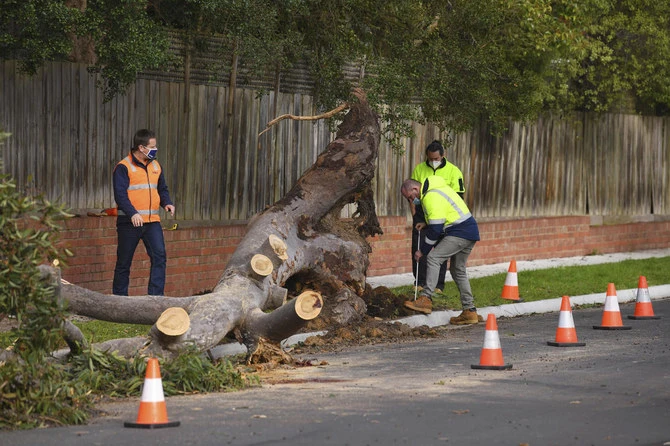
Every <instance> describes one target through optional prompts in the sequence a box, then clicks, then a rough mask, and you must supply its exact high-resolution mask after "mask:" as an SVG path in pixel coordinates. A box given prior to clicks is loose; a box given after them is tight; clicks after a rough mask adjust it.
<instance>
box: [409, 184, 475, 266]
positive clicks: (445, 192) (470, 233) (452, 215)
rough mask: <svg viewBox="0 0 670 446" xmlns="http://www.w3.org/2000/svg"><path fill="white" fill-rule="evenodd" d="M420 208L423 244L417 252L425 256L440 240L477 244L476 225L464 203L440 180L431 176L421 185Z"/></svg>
mask: <svg viewBox="0 0 670 446" xmlns="http://www.w3.org/2000/svg"><path fill="white" fill-rule="evenodd" d="M420 198H421V207H422V208H423V212H424V214H425V217H426V224H427V226H426V243H423V244H422V246H421V252H423V253H424V254H427V253H428V252H430V250H431V249H432V248H433V246H435V245H436V244H437V243H438V242H439V241H440V239H441V238H442V237H443V236H444V235H447V236H454V237H461V238H464V239H466V240H473V241H477V240H479V228H478V226H477V221H476V220H475V219H474V217H473V216H472V214H471V213H470V209H468V206H467V205H466V204H465V201H463V199H462V198H461V197H460V196H459V195H458V193H456V191H454V190H453V189H452V188H451V187H449V186H447V184H446V182H445V181H444V178H442V177H440V176H437V175H433V176H429V177H428V178H426V179H425V181H424V182H423V184H422V185H421V197H420Z"/></svg>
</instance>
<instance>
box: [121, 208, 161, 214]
mask: <svg viewBox="0 0 670 446" xmlns="http://www.w3.org/2000/svg"><path fill="white" fill-rule="evenodd" d="M137 213H138V214H140V215H158V210H157V209H155V210H154V209H147V210H144V209H143V210H139V209H138V210H137ZM118 214H119V215H126V213H125V212H123V211H122V210H121V209H119V211H118Z"/></svg>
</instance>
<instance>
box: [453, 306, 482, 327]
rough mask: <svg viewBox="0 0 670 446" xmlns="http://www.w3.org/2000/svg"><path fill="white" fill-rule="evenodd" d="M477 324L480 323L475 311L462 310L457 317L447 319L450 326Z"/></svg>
mask: <svg viewBox="0 0 670 446" xmlns="http://www.w3.org/2000/svg"><path fill="white" fill-rule="evenodd" d="M482 321H483V319H482ZM478 322H481V321H480V320H479V317H478V314H477V310H463V312H462V313H461V314H459V315H458V316H456V317H452V318H451V319H449V323H450V324H451V325H472V324H476V323H478Z"/></svg>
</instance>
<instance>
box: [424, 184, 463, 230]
mask: <svg viewBox="0 0 670 446" xmlns="http://www.w3.org/2000/svg"><path fill="white" fill-rule="evenodd" d="M431 192H435V193H437V194H439V195H440V196H441V197H442V198H444V199H445V200H447V202H448V203H449V204H450V205H451V207H452V208H453V209H454V210H455V211H456V212H458V215H459V217H458V219H457V220H455V221H452V222H451V223H449V224H446V225H444V227H445V228H448V227H450V226H454V225H457V224H459V223H463V222H464V221H465V220H467V219H468V218H470V217H472V214H471V213H470V212H463V210H462V209H461V208H460V207H458V205H457V204H456V203H455V202H454V200H452V199H451V197H450V196H449V195H447V194H445V193H444V192H442V191H441V190H439V189H430V190H429V191H428V192H426V195H428V194H429V193H431ZM424 197H425V195H424ZM446 221H447V220H446V219H445V218H442V219H436V220H429V221H428V224H438V223H444V222H446Z"/></svg>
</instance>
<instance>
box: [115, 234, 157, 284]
mask: <svg viewBox="0 0 670 446" xmlns="http://www.w3.org/2000/svg"><path fill="white" fill-rule="evenodd" d="M116 234H117V236H118V245H117V248H116V267H115V268H114V282H113V284H112V294H116V295H119V296H127V295H128V282H129V281H130V266H131V265H132V263H133V256H134V255H135V249H136V248H137V244H138V243H139V242H140V240H142V242H143V243H144V247H145V248H146V250H147V254H148V255H149V259H150V260H151V272H150V273H149V287H148V289H147V294H149V295H150V296H162V295H163V294H164V289H165V269H166V265H167V254H166V252H165V240H164V239H163V228H162V227H161V224H160V223H159V222H156V223H144V225H142V226H137V227H135V226H133V224H132V223H131V222H130V221H128V222H122V223H118V224H117V225H116Z"/></svg>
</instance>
